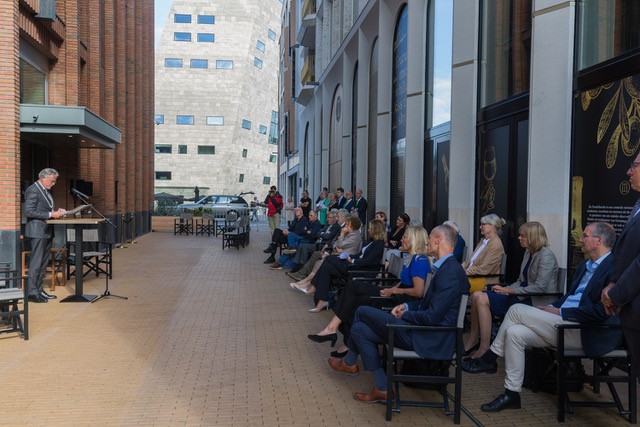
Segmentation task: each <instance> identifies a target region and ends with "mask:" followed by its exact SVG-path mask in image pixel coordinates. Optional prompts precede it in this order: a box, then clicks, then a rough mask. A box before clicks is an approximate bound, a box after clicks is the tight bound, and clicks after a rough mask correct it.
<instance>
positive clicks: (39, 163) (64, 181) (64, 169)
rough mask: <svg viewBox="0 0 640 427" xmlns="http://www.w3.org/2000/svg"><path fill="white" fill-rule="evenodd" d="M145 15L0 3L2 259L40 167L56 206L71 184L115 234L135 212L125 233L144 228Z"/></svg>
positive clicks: (84, 3) (47, 1)
mask: <svg viewBox="0 0 640 427" xmlns="http://www.w3.org/2000/svg"><path fill="white" fill-rule="evenodd" d="M153 16H154V7H153V2H152V1H134V0H99V1H88V0H58V1H55V0H17V1H3V2H0V59H1V62H0V162H1V163H0V165H1V166H0V167H1V168H2V173H0V200H1V203H0V261H10V262H12V263H13V264H14V265H18V260H19V254H20V251H21V243H20V234H21V228H22V227H23V224H24V218H23V215H22V212H21V211H22V202H23V199H22V195H23V192H24V190H25V189H26V187H27V186H28V185H30V184H31V183H33V182H34V181H35V180H37V175H38V172H39V171H40V170H41V169H43V168H45V167H53V168H55V169H57V170H58V171H59V173H60V177H59V179H58V183H57V185H56V186H55V187H53V190H52V192H53V196H54V199H55V203H56V206H58V207H65V208H70V207H73V206H74V205H77V204H78V201H77V200H75V199H74V197H73V196H72V195H71V194H70V189H71V187H72V186H77V187H78V188H79V189H81V191H82V190H85V192H90V193H92V196H91V202H92V203H93V204H94V206H95V208H96V209H97V210H99V211H101V212H102V213H104V214H105V215H106V216H107V217H108V218H110V219H111V220H112V221H113V223H114V224H116V225H117V226H118V227H119V228H120V227H121V219H122V217H123V216H124V215H130V214H134V215H133V217H134V218H135V222H129V223H128V225H126V227H127V228H129V227H132V226H133V224H134V223H135V232H136V234H140V233H144V232H147V231H148V230H149V228H150V224H149V211H150V208H151V207H152V203H153V111H152V110H153V99H154V86H153V58H154V53H153V36H154V34H153V22H154V19H153ZM74 180H75V181H74ZM121 231H122V230H121V229H113V228H112V227H109V230H106V227H105V232H107V235H108V236H110V237H111V239H112V240H117V239H118V237H119V236H121ZM125 232H126V233H127V234H126V235H128V236H130V235H131V230H130V229H127V230H125ZM63 238H64V232H63V231H62V232H60V231H59V230H56V239H63ZM56 242H57V240H56Z"/></svg>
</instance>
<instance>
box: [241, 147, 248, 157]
mask: <svg viewBox="0 0 640 427" xmlns="http://www.w3.org/2000/svg"><path fill="white" fill-rule="evenodd" d="M248 153H249V150H247V149H246V148H244V149H243V150H242V157H244V158H246V157H247V154H248Z"/></svg>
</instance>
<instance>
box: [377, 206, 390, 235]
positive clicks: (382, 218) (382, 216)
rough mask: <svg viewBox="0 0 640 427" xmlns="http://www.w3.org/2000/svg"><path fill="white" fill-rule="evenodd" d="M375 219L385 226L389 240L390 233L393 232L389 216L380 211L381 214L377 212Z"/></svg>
mask: <svg viewBox="0 0 640 427" xmlns="http://www.w3.org/2000/svg"><path fill="white" fill-rule="evenodd" d="M373 219H378V220H380V221H382V223H383V224H384V229H385V231H386V232H387V238H389V232H390V231H391V225H389V219H388V218H387V214H386V213H384V212H382V211H380V212H376V213H375V214H374V215H373Z"/></svg>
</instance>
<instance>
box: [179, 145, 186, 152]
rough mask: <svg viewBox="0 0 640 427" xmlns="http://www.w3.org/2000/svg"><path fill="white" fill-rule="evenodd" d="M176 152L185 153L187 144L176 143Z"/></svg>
mask: <svg viewBox="0 0 640 427" xmlns="http://www.w3.org/2000/svg"><path fill="white" fill-rule="evenodd" d="M178 154H187V146H186V145H178Z"/></svg>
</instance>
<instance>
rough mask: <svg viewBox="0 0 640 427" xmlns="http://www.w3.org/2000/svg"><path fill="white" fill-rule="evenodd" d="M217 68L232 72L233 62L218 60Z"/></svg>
mask: <svg viewBox="0 0 640 427" xmlns="http://www.w3.org/2000/svg"><path fill="white" fill-rule="evenodd" d="M216 68H218V69H222V70H231V69H232V68H233V61H229V60H227V59H218V60H217V61H216Z"/></svg>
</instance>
